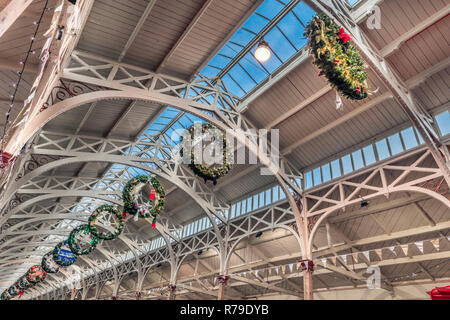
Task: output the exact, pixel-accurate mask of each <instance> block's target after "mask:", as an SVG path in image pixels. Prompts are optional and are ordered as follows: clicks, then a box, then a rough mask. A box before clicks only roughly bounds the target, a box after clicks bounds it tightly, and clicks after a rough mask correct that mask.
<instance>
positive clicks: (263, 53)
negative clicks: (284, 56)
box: [255, 40, 272, 62]
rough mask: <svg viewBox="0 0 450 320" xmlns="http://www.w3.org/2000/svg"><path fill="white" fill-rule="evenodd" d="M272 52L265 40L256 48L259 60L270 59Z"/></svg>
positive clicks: (256, 56)
mask: <svg viewBox="0 0 450 320" xmlns="http://www.w3.org/2000/svg"><path fill="white" fill-rule="evenodd" d="M271 55H272V53H271V52H270V48H269V45H268V44H267V42H265V41H264V40H261V41H259V43H258V48H256V50H255V58H256V59H257V60H258V61H259V62H265V61H267V60H269V59H270V56H271Z"/></svg>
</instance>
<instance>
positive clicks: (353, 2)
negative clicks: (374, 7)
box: [346, 0, 361, 7]
mask: <svg viewBox="0 0 450 320" xmlns="http://www.w3.org/2000/svg"><path fill="white" fill-rule="evenodd" d="M346 1H347V2H348V4H349V5H351V6H352V7H353V6H354V5H355V4H357V3H358V2H360V1H361V0H346Z"/></svg>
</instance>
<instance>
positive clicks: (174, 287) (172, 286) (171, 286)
mask: <svg viewBox="0 0 450 320" xmlns="http://www.w3.org/2000/svg"><path fill="white" fill-rule="evenodd" d="M176 289H177V286H175V285H172V284H169V290H170V291H172V292H174V291H175V290H176Z"/></svg>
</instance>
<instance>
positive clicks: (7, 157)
mask: <svg viewBox="0 0 450 320" xmlns="http://www.w3.org/2000/svg"><path fill="white" fill-rule="evenodd" d="M0 153H1V154H2V157H1V162H0V169H4V168H6V167H7V166H8V165H9V164H10V163H11V162H13V161H14V160H15V159H16V157H13V156H12V154H10V153H8V152H3V151H0Z"/></svg>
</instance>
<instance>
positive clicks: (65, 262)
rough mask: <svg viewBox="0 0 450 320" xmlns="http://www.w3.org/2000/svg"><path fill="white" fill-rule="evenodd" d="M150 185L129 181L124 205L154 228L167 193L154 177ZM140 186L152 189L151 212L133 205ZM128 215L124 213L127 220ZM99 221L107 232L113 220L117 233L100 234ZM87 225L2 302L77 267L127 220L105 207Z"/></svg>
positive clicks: (5, 294) (145, 179) (143, 179)
mask: <svg viewBox="0 0 450 320" xmlns="http://www.w3.org/2000/svg"><path fill="white" fill-rule="evenodd" d="M148 182H149V181H148V177H145V176H139V177H137V178H135V179H132V180H130V181H129V182H128V184H127V185H126V187H125V188H124V190H123V192H124V195H126V197H124V199H128V200H129V201H124V202H125V204H126V205H127V204H128V207H127V210H128V211H130V212H129V213H132V214H133V212H134V214H136V213H138V212H139V215H140V216H141V217H143V218H149V217H153V223H152V225H153V227H155V222H156V217H157V216H158V214H159V213H160V211H161V210H162V209H163V208H164V204H165V191H164V188H163V187H162V186H161V184H160V182H159V181H158V180H157V179H156V178H155V177H152V178H151V180H150V183H151V187H150V186H149V183H148ZM138 183H143V184H144V185H143V186H141V187H140V189H142V188H143V187H144V186H145V185H147V186H149V190H150V195H149V201H150V202H151V203H152V204H153V206H152V209H150V210H148V208H146V209H147V211H138V209H139V202H136V201H133V199H134V195H135V194H134V192H133V190H134V188H136V184H138ZM140 191H142V190H137V192H136V193H138V192H140ZM147 191H148V190H147ZM136 203H137V206H136ZM130 204H131V206H130ZM133 209H134V210H133ZM126 212H127V211H125V212H124V213H123V215H124V216H125V215H126ZM99 217H103V218H104V222H102V224H103V227H104V228H109V227H110V226H111V220H113V221H112V222H113V224H114V227H115V229H114V230H113V231H112V232H99V231H98V229H97V226H96V223H97V219H98V218H99ZM88 221H89V223H88V224H87V225H81V226H78V227H77V228H75V229H73V230H72V232H71V233H70V236H69V238H68V239H67V240H65V241H62V242H60V243H58V244H57V245H56V247H55V248H54V249H53V250H52V251H50V252H48V253H46V254H45V255H44V256H43V257H42V261H41V265H35V266H32V267H31V268H30V269H29V270H28V271H27V273H26V274H25V275H23V276H22V277H20V278H19V280H18V281H17V282H16V283H15V284H14V285H12V286H10V287H9V288H8V289H7V290H5V291H4V292H3V293H2V294H1V295H0V300H10V299H12V298H14V297H16V296H19V298H21V297H22V295H23V294H24V291H25V290H27V289H29V288H31V287H33V286H34V285H36V284H37V283H39V282H41V281H44V280H45V278H46V276H47V273H57V272H58V271H59V269H60V268H61V266H63V267H67V266H70V265H72V264H73V263H75V261H76V260H77V256H76V255H84V254H88V253H90V252H92V250H93V249H94V248H95V247H96V245H97V243H98V239H99V238H100V239H105V240H111V239H114V238H116V237H117V236H119V235H120V233H121V232H122V230H123V223H124V217H123V216H122V214H121V213H120V211H119V210H118V209H117V208H116V207H113V206H110V205H102V206H100V207H98V208H97V209H96V210H95V211H94V212H93V213H92V215H91V216H90V217H89V220H88ZM89 233H90V234H91V238H90V240H88V239H82V238H80V236H85V235H88V234H89ZM83 240H84V241H83ZM83 242H84V243H83ZM87 243H88V244H87ZM86 244H87V245H86Z"/></svg>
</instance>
